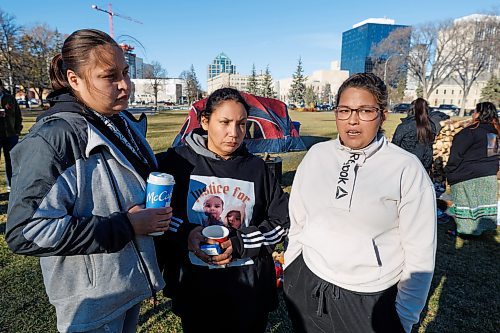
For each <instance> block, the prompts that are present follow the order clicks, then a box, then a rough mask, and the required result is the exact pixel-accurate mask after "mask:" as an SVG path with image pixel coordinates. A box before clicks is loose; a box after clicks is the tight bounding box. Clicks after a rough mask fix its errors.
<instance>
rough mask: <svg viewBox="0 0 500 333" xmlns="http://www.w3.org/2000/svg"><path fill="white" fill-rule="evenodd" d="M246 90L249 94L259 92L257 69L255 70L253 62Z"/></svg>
mask: <svg viewBox="0 0 500 333" xmlns="http://www.w3.org/2000/svg"><path fill="white" fill-rule="evenodd" d="M247 91H248V92H249V93H250V94H254V95H256V94H258V93H259V82H258V81H257V71H256V70H255V64H253V66H252V74H251V75H250V78H249V79H248V89H247Z"/></svg>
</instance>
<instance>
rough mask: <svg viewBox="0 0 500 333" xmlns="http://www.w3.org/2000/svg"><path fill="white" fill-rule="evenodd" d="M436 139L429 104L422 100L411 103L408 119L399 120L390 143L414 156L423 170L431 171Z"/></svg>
mask: <svg viewBox="0 0 500 333" xmlns="http://www.w3.org/2000/svg"><path fill="white" fill-rule="evenodd" d="M435 137H436V126H435V124H434V123H433V122H432V121H431V120H430V118H429V104H428V103H427V101H426V100H425V99H423V98H417V99H416V100H414V101H413V102H411V108H410V110H409V111H408V117H406V118H403V119H401V124H399V125H398V127H396V131H395V132H394V135H393V137H392V143H393V144H395V145H396V146H399V147H401V148H403V149H404V150H406V151H408V152H410V153H412V154H414V155H416V156H417V157H418V159H419V160H420V162H422V165H423V166H424V168H425V170H426V171H427V173H428V174H430V172H431V169H432V161H433V159H432V156H433V149H432V145H433V143H434V139H435Z"/></svg>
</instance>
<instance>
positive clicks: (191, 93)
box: [180, 65, 201, 105]
mask: <svg viewBox="0 0 500 333" xmlns="http://www.w3.org/2000/svg"><path fill="white" fill-rule="evenodd" d="M180 77H181V78H182V79H184V80H185V81H186V85H187V98H188V104H189V105H191V104H192V103H193V102H194V101H196V100H198V99H200V98H201V88H200V83H199V82H198V78H197V77H196V71H195V70H194V66H193V65H191V68H190V69H189V70H188V71H182V73H181V75H180Z"/></svg>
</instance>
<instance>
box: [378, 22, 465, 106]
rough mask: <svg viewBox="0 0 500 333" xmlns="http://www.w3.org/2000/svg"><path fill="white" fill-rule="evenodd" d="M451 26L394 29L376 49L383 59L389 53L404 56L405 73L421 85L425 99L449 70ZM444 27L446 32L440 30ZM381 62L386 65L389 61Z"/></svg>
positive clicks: (451, 63)
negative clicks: (383, 55)
mask: <svg viewBox="0 0 500 333" xmlns="http://www.w3.org/2000/svg"><path fill="white" fill-rule="evenodd" d="M454 29H455V27H454V26H453V24H451V22H450V21H444V22H436V23H427V24H423V25H421V26H417V27H413V28H404V29H397V30H395V31H393V33H391V34H390V35H389V36H388V37H387V38H386V40H385V41H383V42H382V43H381V44H380V45H379V47H380V49H379V50H378V52H379V54H385V55H386V58H385V59H388V56H389V55H397V56H399V55H404V56H405V57H404V62H405V65H406V66H407V67H406V69H407V71H408V73H409V74H410V76H411V77H412V78H413V79H415V80H416V81H417V84H418V85H419V86H421V87H422V96H423V98H425V99H427V98H428V97H429V95H430V94H431V92H432V91H434V90H435V89H436V88H437V87H439V86H440V85H441V84H442V83H443V82H444V81H445V80H446V79H448V78H449V77H450V74H451V73H452V71H453V66H454V64H455V62H456V60H457V54H456V52H449V51H448V50H449V49H450V45H451V44H452V43H453V39H454V37H453V35H454V32H453V31H454ZM445 30H447V31H449V32H450V33H446V34H444V33H441V32H442V31H445ZM408 40H409V41H410V44H409V46H408ZM394 60H395V61H394V63H393V64H392V65H391V66H398V64H397V63H396V59H394ZM391 62H392V59H391ZM383 65H384V66H385V65H387V67H389V65H390V63H387V64H383ZM378 70H380V67H379V69H378ZM391 71H392V70H391ZM393 80H394V77H393ZM388 81H389V80H388ZM389 82H390V81H389Z"/></svg>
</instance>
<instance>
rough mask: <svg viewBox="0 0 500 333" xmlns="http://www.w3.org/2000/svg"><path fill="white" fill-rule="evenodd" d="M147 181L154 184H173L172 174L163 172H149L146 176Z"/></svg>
mask: <svg viewBox="0 0 500 333" xmlns="http://www.w3.org/2000/svg"><path fill="white" fill-rule="evenodd" d="M148 183H151V184H156V185H172V184H175V179H174V176H172V175H170V174H168V173H164V172H151V173H150V174H149V176H148Z"/></svg>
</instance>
